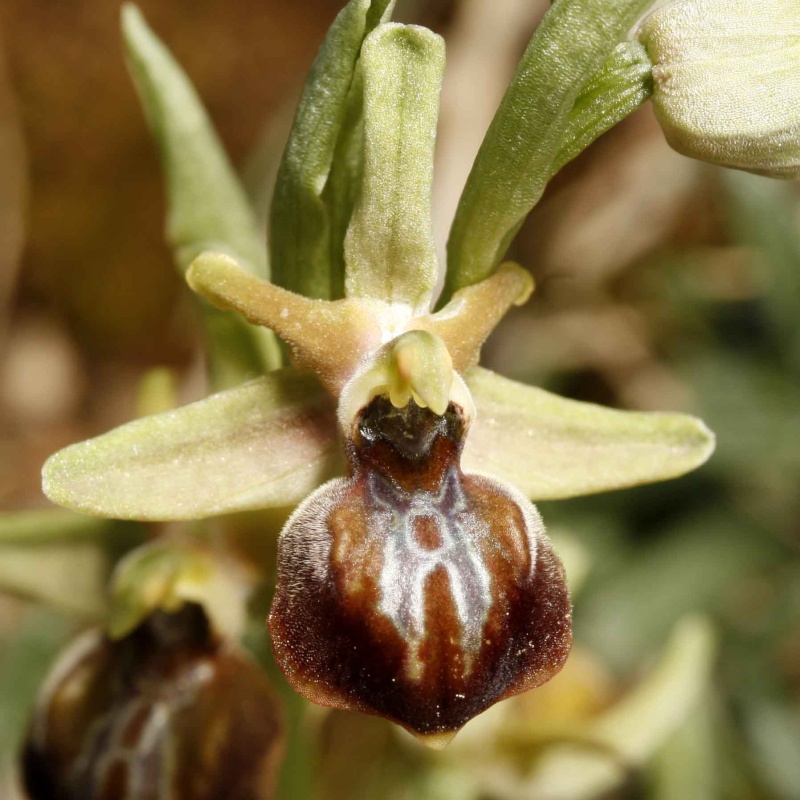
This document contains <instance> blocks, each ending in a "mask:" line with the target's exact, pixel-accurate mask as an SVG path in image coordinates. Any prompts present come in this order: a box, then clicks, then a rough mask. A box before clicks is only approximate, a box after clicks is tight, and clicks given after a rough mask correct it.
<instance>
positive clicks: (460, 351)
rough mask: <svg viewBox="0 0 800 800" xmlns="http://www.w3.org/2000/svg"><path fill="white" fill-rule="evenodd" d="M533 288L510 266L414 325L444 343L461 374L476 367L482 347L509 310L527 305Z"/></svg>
mask: <svg viewBox="0 0 800 800" xmlns="http://www.w3.org/2000/svg"><path fill="white" fill-rule="evenodd" d="M533 288H534V284H533V278H532V277H531V275H530V273H529V272H528V271H527V270H524V269H523V268H522V267H520V266H519V265H518V264H512V263H510V262H509V263H507V264H503V265H502V266H500V267H499V268H498V270H497V272H495V274H494V275H492V276H490V277H489V278H487V279H486V280H485V281H481V282H480V283H476V284H473V285H472V286H467V287H465V288H464V289H460V290H459V291H457V292H456V293H455V295H454V296H453V299H452V300H451V301H450V302H449V303H448V304H447V305H446V306H445V307H444V308H443V309H442V310H441V311H438V312H437V313H436V314H431V315H430V316H427V317H423V318H421V319H420V320H417V324H418V325H419V326H420V327H421V328H423V329H424V330H427V331H430V332H431V333H435V334H436V335H437V336H439V337H441V338H442V339H443V340H444V342H445V343H446V344H447V349H448V350H449V351H450V355H451V357H452V359H453V367H454V368H455V369H456V370H457V371H458V372H464V371H465V370H467V369H469V368H470V367H474V366H475V365H476V364H477V363H478V358H479V356H480V352H481V346H482V345H483V343H484V341H486V339H487V337H488V336H489V334H490V333H491V332H492V331H493V330H494V328H495V326H496V325H497V323H498V322H500V320H501V319H502V318H503V317H504V316H505V314H506V312H507V311H508V309H509V308H511V306H521V305H523V304H524V303H526V302H527V301H528V298H529V297H530V296H531V293H532V292H533Z"/></svg>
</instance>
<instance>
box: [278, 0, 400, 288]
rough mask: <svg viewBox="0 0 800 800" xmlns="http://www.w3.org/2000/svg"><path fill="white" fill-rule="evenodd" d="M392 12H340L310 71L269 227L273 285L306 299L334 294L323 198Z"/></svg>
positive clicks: (385, 1) (364, 6) (356, 2)
mask: <svg viewBox="0 0 800 800" xmlns="http://www.w3.org/2000/svg"><path fill="white" fill-rule="evenodd" d="M393 6H394V2H393V1H392V0H372V2H370V0H350V2H349V3H348V4H347V5H346V6H345V7H344V8H343V9H342V11H341V12H339V15H338V16H337V17H336V19H335V21H334V23H333V25H331V27H330V30H329V31H328V35H327V36H326V37H325V41H324V43H323V45H322V47H321V48H320V51H319V54H318V55H317V58H316V60H315V61H314V65H313V67H312V68H311V74H310V75H309V76H308V80H307V81H306V85H305V89H304V91H303V96H302V98H301V100H300V105H299V106H298V109H297V114H296V116H295V120H294V125H293V127H292V132H291V134H290V136H289V141H288V143H287V145H286V150H285V152H284V154H283V160H282V161H281V165H280V168H279V170H278V177H277V182H276V184H275V194H274V197H273V200H272V208H271V215H270V226H269V227H270V237H269V245H270V255H271V258H272V273H273V280H274V282H275V283H277V284H278V285H280V286H282V287H284V288H285V289H289V290H291V291H293V292H297V293H298V294H304V295H306V296H307V297H314V298H319V299H329V298H330V297H331V295H332V292H331V280H332V278H331V265H330V250H329V248H330V246H331V245H330V233H331V231H330V225H331V221H330V219H329V216H328V215H329V211H328V209H327V208H326V203H325V202H324V201H323V199H322V193H323V189H324V188H325V185H326V181H327V180H328V176H329V175H330V173H331V169H332V166H333V160H334V155H335V153H336V149H337V143H338V142H339V138H340V136H341V135H342V129H343V126H345V124H346V121H347V120H346V118H347V115H348V107H349V98H350V92H351V85H352V83H353V76H354V70H355V69H356V64H357V62H358V58H359V54H360V52H361V45H362V43H363V41H364V37H365V36H366V35H367V34H368V33H369V32H370V31H371V30H372V29H373V28H374V27H375V26H376V25H377V24H378V23H379V22H380V21H381V19H385V18H388V16H389V14H390V13H391V10H392V7H393ZM345 134H347V131H345ZM337 155H338V154H337Z"/></svg>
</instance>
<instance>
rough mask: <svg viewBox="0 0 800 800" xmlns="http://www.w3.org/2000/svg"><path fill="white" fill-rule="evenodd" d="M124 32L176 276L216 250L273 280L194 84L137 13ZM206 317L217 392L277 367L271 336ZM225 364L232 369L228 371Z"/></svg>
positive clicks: (128, 15) (127, 10) (129, 11)
mask: <svg viewBox="0 0 800 800" xmlns="http://www.w3.org/2000/svg"><path fill="white" fill-rule="evenodd" d="M122 30H123V35H124V39H125V45H126V51H127V57H128V63H129V65H130V70H131V74H132V76H133V78H134V81H135V83H136V86H137V88H138V90H139V94H140V96H141V98H142V104H143V106H144V110H145V114H146V115H147V119H148V121H149V123H150V127H151V129H152V131H153V135H154V136H155V138H156V140H157V142H158V145H159V148H160V150H161V157H162V162H163V166H164V172H165V174H166V187H167V199H168V207H169V208H168V217H167V240H168V241H169V244H170V246H171V247H172V251H173V255H174V258H175V262H176V264H177V266H178V268H179V269H181V270H182V271H183V270H185V269H186V268H187V267H188V266H189V264H191V262H192V261H193V260H194V258H195V257H196V256H197V255H199V254H200V253H201V252H202V251H204V250H212V249H213V250H217V251H221V252H224V253H228V254H230V255H232V256H234V257H235V258H236V259H237V260H238V261H239V262H240V263H241V264H242V265H243V266H244V268H245V269H247V270H248V271H250V272H253V273H254V274H256V275H259V276H261V277H264V278H266V277H268V276H269V268H268V266H267V251H266V242H265V241H264V240H263V239H262V237H261V233H260V230H259V226H258V224H257V223H256V220H255V217H254V215H253V211H252V208H251V207H250V204H249V202H248V199H247V196H246V194H245V191H244V189H243V188H242V185H241V183H240V182H239V179H238V177H237V176H236V173H235V171H234V169H233V167H232V166H231V164H230V162H229V160H228V157H227V155H226V154H225V151H224V149H223V146H222V143H221V142H220V141H219V137H218V136H217V134H216V131H215V130H214V127H213V125H212V123H211V121H210V120H209V118H208V115H207V114H206V111H205V109H204V108H203V105H202V103H201V102H200V98H199V97H198V96H197V93H196V92H195V90H194V88H193V87H192V85H191V83H190V82H189V79H188V78H187V77H186V75H185V74H184V72H183V70H182V69H181V68H180V66H179V65H178V63H177V62H176V61H175V59H174V58H173V57H172V55H171V54H170V52H169V51H168V50H167V48H166V47H165V46H164V45H163V44H162V42H161V41H159V39H158V38H157V37H156V36H155V34H154V33H153V32H152V31H151V30H150V28H149V27H148V26H147V23H146V22H145V20H144V18H143V17H142V14H141V12H140V11H139V9H138V8H136V7H135V6H133V5H126V6H124V7H123V11H122ZM204 312H205V315H206V317H207V329H208V331H209V333H210V334H211V338H212V343H211V347H210V350H211V353H212V358H211V363H212V373H215V375H214V377H215V383H216V385H217V386H227V385H234V384H236V383H238V382H241V380H243V379H244V376H249V377H252V376H254V375H255V374H258V373H260V372H261V371H263V370H264V369H272V368H274V367H276V366H278V365H279V364H280V351H279V350H278V344H277V341H276V339H275V337H274V336H273V335H272V333H270V332H269V331H264V330H259V329H257V328H252V327H251V326H249V325H247V324H246V323H245V322H244V321H243V320H240V319H232V320H224V321H223V320H219V319H218V318H219V316H220V315H219V313H218V312H217V311H216V310H215V309H212V308H208V307H206V308H204ZM214 355H216V356H217V357H216V358H215V357H213V356H214ZM226 360H227V361H228V362H229V363H228V367H226V368H225V369H223V366H222V365H223V364H225V363H226ZM231 364H232V365H234V366H235V369H234V370H233V374H231V368H230V365H231Z"/></svg>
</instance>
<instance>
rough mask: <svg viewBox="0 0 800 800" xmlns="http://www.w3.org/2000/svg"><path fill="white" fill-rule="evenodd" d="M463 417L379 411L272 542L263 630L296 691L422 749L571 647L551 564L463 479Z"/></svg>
mask: <svg viewBox="0 0 800 800" xmlns="http://www.w3.org/2000/svg"><path fill="white" fill-rule="evenodd" d="M467 427H468V419H467V418H466V415H465V409H464V408H462V407H460V406H458V405H456V404H455V403H453V402H451V403H449V405H448V407H447V410H446V412H445V413H444V414H443V415H437V414H436V413H434V412H433V411H431V410H430V409H428V408H421V407H420V406H419V405H417V403H416V402H414V401H413V400H412V401H410V402H409V403H408V404H407V405H406V406H404V407H403V408H396V407H395V406H394V405H392V403H391V402H390V400H389V399H388V397H386V396H377V397H375V398H374V399H373V400H372V401H370V402H369V403H368V405H367V406H366V407H365V408H364V409H363V411H362V412H361V413H360V414H359V416H358V417H357V421H356V424H355V430H354V435H353V438H352V440H351V441H350V442H348V450H349V457H350V472H351V475H350V477H349V478H346V479H340V480H336V481H332V482H330V483H328V484H326V485H325V486H323V487H322V488H321V489H320V490H318V491H317V492H316V493H315V494H313V495H312V496H311V497H310V498H309V499H308V500H306V502H304V503H303V504H302V505H301V506H300V507H299V508H298V509H297V511H296V512H295V514H294V515H293V517H292V518H291V519H290V521H289V523H288V524H287V526H286V528H285V529H284V532H283V534H282V535H281V541H280V552H279V582H278V590H277V594H276V596H275V600H274V604H273V608H272V612H271V614H270V619H269V627H270V631H271V634H272V640H273V646H274V648H275V654H276V657H277V659H278V662H279V664H280V665H281V667H282V668H283V670H284V672H285V673H286V676H287V678H288V679H289V681H290V683H291V684H292V685H293V687H294V688H295V689H296V690H297V691H298V692H300V693H301V694H302V695H304V696H305V697H307V698H308V699H309V700H312V701H314V702H316V703H321V704H323V705H328V706H335V707H338V708H348V709H354V710H359V711H366V712H370V713H375V714H380V715H381V716H384V717H387V718H389V719H391V720H393V721H394V722H397V723H398V724H400V725H402V726H403V727H405V728H407V729H408V730H409V731H411V732H412V733H414V734H415V735H417V736H418V737H420V738H421V739H422V740H423V741H424V742H425V743H426V744H428V745H430V746H433V747H441V746H444V745H445V744H446V743H447V742H448V741H449V740H450V738H452V736H453V735H454V734H455V733H456V731H457V730H458V729H459V728H460V727H461V726H462V725H464V724H465V723H466V722H467V721H468V720H469V719H471V718H472V717H473V716H475V715H476V714H478V713H480V712H481V711H483V710H485V709H486V708H488V707H489V706H490V705H492V704H493V703H495V702H497V701H498V700H502V699H504V698H506V697H509V696H511V695H514V694H517V693H519V692H523V691H526V690H528V689H531V688H533V687H535V686H538V685H539V684H541V683H544V682H545V681H547V680H549V678H551V677H552V676H553V675H554V674H555V673H556V672H558V671H559V669H560V668H561V666H562V665H563V663H564V661H565V659H566V657H567V654H568V652H569V648H570V644H571V627H570V622H571V611H570V602H569V596H568V592H567V588H566V584H565V580H564V573H563V568H562V566H561V563H560V562H559V560H558V558H557V557H556V555H555V554H554V552H553V550H552V548H551V546H550V543H549V541H548V539H547V537H546V535H545V532H544V527H543V525H542V522H541V518H540V517H539V515H538V513H537V512H536V510H535V508H534V507H533V506H532V505H531V504H530V503H529V502H528V501H527V499H525V498H524V497H522V496H521V495H520V494H519V493H518V492H516V491H514V490H512V489H510V488H508V487H506V486H504V485H502V484H501V483H499V482H498V481H496V480H493V479H490V478H486V477H482V476H478V475H465V474H464V473H463V472H462V471H461V468H460V456H461V450H462V447H463V444H464V438H465V435H466V432H467Z"/></svg>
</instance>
